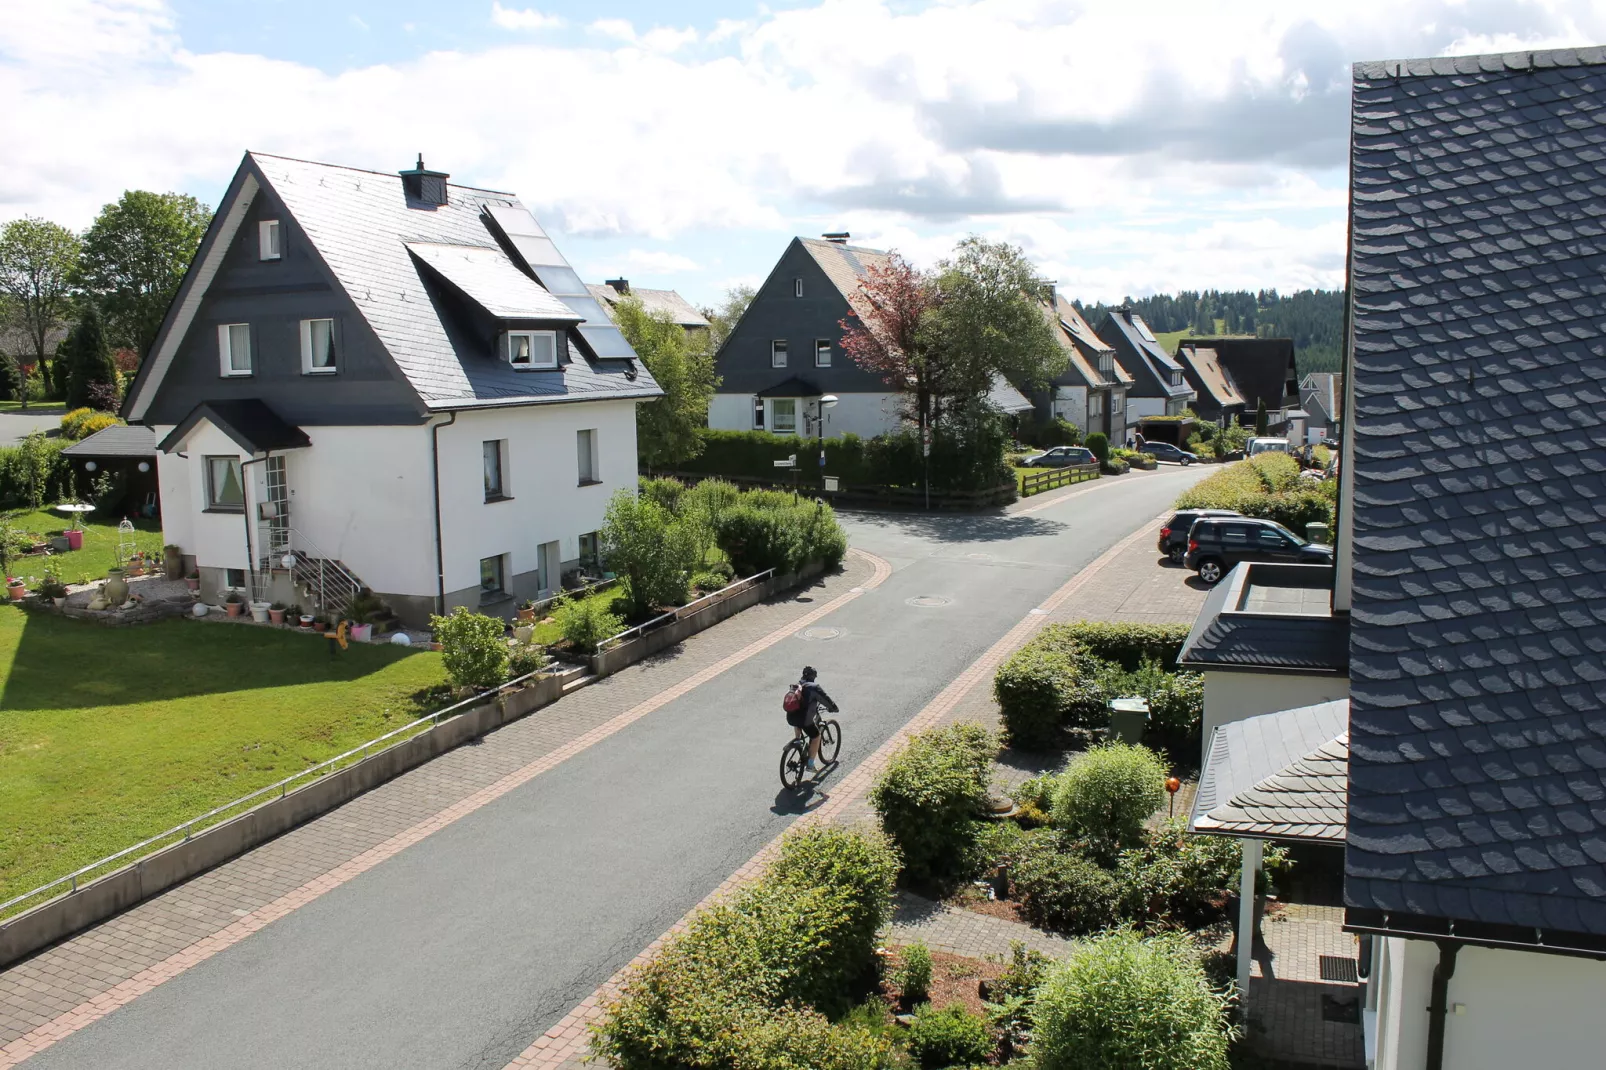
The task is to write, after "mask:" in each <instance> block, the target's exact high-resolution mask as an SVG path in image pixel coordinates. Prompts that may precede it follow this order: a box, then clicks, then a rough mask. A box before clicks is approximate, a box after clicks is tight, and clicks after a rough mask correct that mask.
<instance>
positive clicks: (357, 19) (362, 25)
mask: <svg viewBox="0 0 1606 1070" xmlns="http://www.w3.org/2000/svg"><path fill="white" fill-rule="evenodd" d="M349 18H350V20H351V24H352V25H353V26H355V27H356V28H357V29H359V30H361V31H362V32H363V33H367V32H368V23H366V22H364V21H363V19H362V16H361V15H355V14H353V15H351V16H349Z"/></svg>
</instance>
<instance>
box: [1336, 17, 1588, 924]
mask: <svg viewBox="0 0 1606 1070" xmlns="http://www.w3.org/2000/svg"><path fill="white" fill-rule="evenodd" d="M1603 64H1606V51H1603V50H1601V49H1598V48H1592V49H1579V50H1571V49H1569V50H1561V51H1551V52H1534V53H1526V52H1524V53H1518V54H1515V55H1505V56H1474V57H1460V58H1453V59H1432V60H1411V61H1405V62H1402V63H1398V64H1396V63H1394V62H1388V63H1365V64H1359V65H1357V66H1356V67H1355V72H1354V73H1355V85H1354V97H1353V100H1354V116H1353V118H1354V123H1353V130H1352V137H1353V157H1352V159H1353V173H1352V176H1351V181H1352V186H1351V196H1352V212H1353V218H1354V247H1353V249H1354V251H1353V261H1352V264H1351V271H1352V285H1351V290H1350V292H1351V294H1352V295H1353V300H1354V310H1353V317H1352V318H1353V326H1354V352H1353V375H1354V380H1353V388H1354V391H1355V411H1354V412H1353V413H1352V414H1346V418H1347V419H1348V420H1349V421H1350V423H1349V426H1350V427H1351V428H1352V429H1353V432H1354V433H1353V434H1352V435H1350V436H1349V438H1350V441H1351V443H1352V445H1353V449H1354V461H1353V464H1352V472H1353V475H1354V493H1353V506H1354V513H1353V521H1354V542H1353V550H1354V573H1353V575H1354V603H1353V613H1352V626H1351V637H1352V657H1351V677H1352V686H1351V725H1350V794H1349V843H1348V852H1347V862H1346V871H1347V878H1346V882H1345V899H1346V901H1347V903H1348V904H1349V905H1350V907H1351V908H1353V909H1352V914H1353V912H1354V911H1361V912H1376V913H1378V914H1392V915H1394V916H1395V917H1402V918H1405V919H1440V920H1450V921H1455V920H1464V921H1466V922H1468V923H1470V924H1471V925H1488V926H1510V927H1521V928H1520V930H1518V931H1525V932H1528V933H1530V934H1532V933H1533V932H1534V930H1536V929H1544V930H1560V931H1563V932H1572V933H1583V934H1587V935H1588V936H1590V937H1596V936H1601V935H1606V868H1603V865H1606V456H1603V455H1602V453H1601V450H1600V443H1601V441H1602V439H1603V438H1606V223H1603V222H1602V219H1603V217H1606V65H1603ZM1391 924H1394V923H1391ZM1398 924H1405V922H1400V923H1398Z"/></svg>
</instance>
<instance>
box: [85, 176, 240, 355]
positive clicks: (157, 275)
mask: <svg viewBox="0 0 1606 1070" xmlns="http://www.w3.org/2000/svg"><path fill="white" fill-rule="evenodd" d="M211 220H212V210H211V209H210V208H208V207H207V206H206V205H204V204H202V203H201V202H200V201H198V200H196V199H195V198H194V197H191V196H189V195H187V194H183V193H151V192H149V191H147V190H129V191H127V192H125V193H124V194H123V196H122V198H121V199H120V200H118V201H117V203H115V204H108V205H107V206H106V207H104V208H102V209H101V212H100V215H99V216H97V217H96V219H95V222H94V223H93V224H92V225H91V226H90V228H89V230H88V231H87V232H86V233H85V234H84V246H83V255H82V257H81V258H80V259H79V264H78V273H77V276H76V278H77V281H78V283H79V285H80V286H82V287H83V288H84V289H85V290H87V291H89V292H90V293H92V294H94V295H95V296H96V298H97V299H98V300H99V302H100V304H101V308H102V310H103V312H104V313H105V316H106V320H107V334H108V336H109V338H110V340H111V342H112V344H114V345H120V346H130V347H132V348H133V349H134V350H135V351H136V352H138V353H139V355H140V359H141V360H143V359H144V358H145V354H146V353H147V351H148V350H149V349H150V347H151V345H152V343H154V342H155V341H156V334H157V332H158V331H160V330H161V327H162V319H163V317H164V316H166V315H167V306H168V304H169V303H171V302H172V300H173V295H174V294H176V293H177V292H178V286H179V283H180V282H182V281H183V279H184V272H185V271H186V270H188V269H189V266H190V260H191V258H192V257H194V256H195V251H196V249H197V248H198V247H199V246H200V243H201V238H202V236H203V235H204V234H205V233H206V227H207V224H208V223H210V222H211Z"/></svg>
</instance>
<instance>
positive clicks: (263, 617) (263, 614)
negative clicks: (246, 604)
mask: <svg viewBox="0 0 1606 1070" xmlns="http://www.w3.org/2000/svg"><path fill="white" fill-rule="evenodd" d="M251 619H252V620H254V621H256V622H257V623H258V624H266V623H268V603H266V602H252V603H251Z"/></svg>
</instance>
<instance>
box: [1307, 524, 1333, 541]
mask: <svg viewBox="0 0 1606 1070" xmlns="http://www.w3.org/2000/svg"><path fill="white" fill-rule="evenodd" d="M1305 538H1307V539H1309V540H1310V541H1311V542H1315V543H1320V544H1322V545H1323V546H1328V545H1330V544H1331V543H1332V539H1331V538H1329V536H1328V532H1327V525H1326V524H1323V523H1322V522H1321V521H1320V520H1313V521H1311V522H1310V523H1309V524H1306V525H1305Z"/></svg>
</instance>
